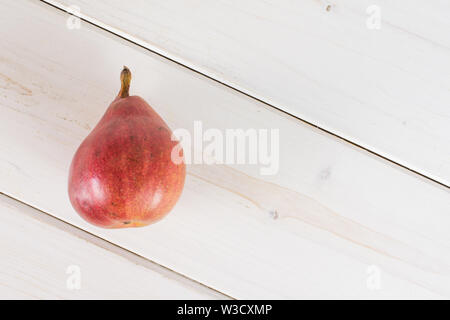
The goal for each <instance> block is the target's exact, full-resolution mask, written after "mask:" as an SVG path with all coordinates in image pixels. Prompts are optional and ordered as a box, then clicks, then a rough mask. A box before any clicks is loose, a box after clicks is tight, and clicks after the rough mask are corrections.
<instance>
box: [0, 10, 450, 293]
mask: <svg viewBox="0 0 450 320" xmlns="http://www.w3.org/2000/svg"><path fill="white" fill-rule="evenodd" d="M2 9H3V10H2V11H1V13H0V15H1V16H0V18H1V21H2V24H3V25H4V28H1V30H0V38H1V39H2V41H1V42H0V48H1V50H0V74H1V75H2V76H1V80H2V82H1V85H0V87H1V89H0V114H1V118H2V119H8V121H4V122H3V123H2V126H1V127H0V137H1V139H0V155H1V156H0V175H1V177H2V179H1V180H0V190H1V191H3V192H5V193H7V194H9V195H11V196H13V197H15V198H17V199H20V200H22V201H25V202H27V203H29V204H31V205H33V206H35V207H37V208H39V209H41V210H44V211H46V212H48V213H50V214H52V215H54V216H56V217H58V218H60V219H62V220H64V221H67V222H70V223H72V224H74V225H76V226H79V227H80V228H83V229H85V230H87V231H89V232H91V233H94V234H96V235H98V236H100V237H102V238H104V239H107V240H108V241H111V242H113V243H116V244H119V245H120V246H122V247H124V248H127V249H128V250H131V251H133V252H135V253H137V254H139V255H141V256H143V257H146V258H148V259H150V260H152V261H155V262H157V263H159V264H161V265H164V266H166V267H168V268H170V269H171V270H174V271H176V272H178V273H181V274H183V275H186V276H188V277H189V278H192V279H194V280H197V281H199V282H201V283H203V284H206V285H208V286H210V287H212V288H214V289H217V290H220V291H221V292H224V293H225V294H228V295H230V296H232V297H235V298H283V297H284V298H314V297H316V298H317V297H319V298H333V297H334V298H362V297H369V298H395V297H403V298H417V297H424V298H431V297H432V298H435V297H440V296H450V278H449V271H450V254H449V253H450V249H449V248H450V236H449V233H448V226H450V216H449V214H448V213H449V208H450V197H449V191H448V189H446V188H444V187H441V186H439V185H437V184H433V183H430V182H429V181H426V180H424V179H422V178H420V177H418V176H416V175H413V174H411V173H410V172H408V171H406V170H404V169H401V168H399V167H396V166H393V165H392V164H390V163H389V162H386V161H384V160H382V159H380V158H378V157H375V156H372V155H370V154H368V153H366V152H364V151H361V150H360V149H359V148H356V147H354V146H352V145H349V144H347V143H344V142H342V141H341V140H338V139H336V138H334V137H333V136H330V135H327V134H324V133H323V132H322V131H320V130H315V129H314V128H311V127H310V126H308V125H304V124H303V123H301V122H300V121H298V120H296V119H293V118H292V117H289V116H287V115H286V114H284V113H282V112H279V111H276V110H274V109H273V108H270V107H267V106H266V105H264V104H261V103H258V102H256V101H254V100H252V99H249V98H248V97H246V96H243V95H241V94H238V93H236V92H235V91H233V90H230V89H228V88H226V87H223V86H221V85H219V84H217V83H216V82H214V81H211V80H208V79H205V78H204V77H202V76H199V75H198V74H196V73H193V72H192V71H189V70H186V69H185V68H183V67H180V66H178V65H176V64H174V63H170V62H168V61H167V60H166V59H163V58H161V57H158V56H156V55H154V54H151V53H149V52H148V51H146V50H144V49H140V48H138V47H136V46H133V45H130V43H129V42H127V41H125V40H122V39H119V38H117V37H115V36H112V35H111V34H108V33H107V32H105V31H102V30H99V29H98V28H95V27H93V26H90V25H89V24H86V23H83V24H82V25H81V28H80V29H75V30H68V29H67V28H66V21H67V18H68V15H67V14H64V13H62V12H61V11H59V10H57V9H55V8H52V7H49V6H48V5H45V4H42V3H36V2H33V1H24V2H18V3H10V2H6V1H2ZM8 30H15V32H14V35H13V34H11V32H9V31H8ZM123 65H127V66H128V67H130V69H131V70H132V71H133V73H134V77H133V79H134V80H133V83H132V87H131V93H132V94H139V95H141V96H142V97H143V98H144V99H146V100H147V101H148V102H149V103H150V104H151V105H152V106H153V107H154V108H155V109H156V110H157V111H158V112H159V113H160V114H161V116H162V117H163V118H164V119H166V120H167V122H168V123H169V125H170V126H171V128H172V129H175V128H186V129H188V130H189V131H190V132H192V130H193V123H194V120H201V121H202V123H203V126H204V127H205V128H217V129H219V130H225V129H227V128H243V129H247V128H256V129H260V128H267V129H270V128H275V129H279V130H280V169H279V172H278V173H277V174H276V175H273V176H261V175H260V174H259V167H258V166H254V165H234V166H220V165H215V166H209V165H195V166H194V165H192V166H189V168H188V177H187V182H186V187H185V190H184V192H183V195H182V197H181V199H180V202H179V203H178V204H177V206H176V207H175V210H174V211H173V212H172V213H171V214H169V216H168V217H167V218H166V219H164V220H163V221H161V222H159V223H157V224H155V225H152V226H150V227H147V228H142V229H129V230H119V231H117V230H104V229H99V228H96V227H93V226H91V225H88V224H87V223H86V222H84V221H83V220H82V219H81V218H80V217H79V216H78V215H77V214H76V213H75V212H74V210H73V209H72V208H71V206H70V204H69V201H68V197H67V191H66V186H67V172H68V167H69V164H70V160H71V158H72V155H73V153H74V152H75V150H76V148H77V146H78V145H79V143H80V142H81V141H82V139H83V138H84V137H85V136H86V135H87V134H88V132H89V131H90V130H91V129H92V128H93V126H94V125H95V124H96V122H97V121H98V119H99V118H100V117H101V115H102V114H103V112H104V110H105V109H106V107H107V106H108V104H109V103H110V102H111V100H112V99H113V98H114V96H115V94H116V92H117V90H118V85H119V83H118V74H119V72H120V70H121V68H122V66H123ZM372 265H374V266H376V267H377V268H379V269H380V270H381V287H380V288H379V290H372V289H370V287H369V286H368V285H367V281H368V277H369V276H370V270H372V269H371V266H372ZM368 272H369V274H368Z"/></svg>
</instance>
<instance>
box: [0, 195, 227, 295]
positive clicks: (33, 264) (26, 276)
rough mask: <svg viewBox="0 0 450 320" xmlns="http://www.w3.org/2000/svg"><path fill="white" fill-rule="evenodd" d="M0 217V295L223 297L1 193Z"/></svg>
mask: <svg viewBox="0 0 450 320" xmlns="http://www.w3.org/2000/svg"><path fill="white" fill-rule="evenodd" d="M0 218H1V220H2V223H1V224H0V299H214V298H215V299H220V298H222V299H223V298H225V297H224V296H221V295H220V294H218V293H216V292H214V291H213V290H210V289H208V288H206V287H203V286H201V285H199V284H197V283H194V282H193V281H190V280H188V279H186V278H184V277H181V276H180V275H177V274H176V273H174V272H171V271H169V270H165V269H164V268H162V267H161V266H158V265H155V264H152V263H149V262H148V261H147V260H144V259H142V258H139V257H137V256H135V255H134V254H131V253H127V252H126V251H125V250H123V249H120V248H117V247H115V246H114V245H112V244H110V243H107V242H106V241H104V240H101V239H98V238H97V237H95V236H93V235H90V234H88V233H86V232H84V231H82V230H79V229H77V228H75V227H73V226H70V225H68V224H66V223H64V222H62V221H58V220H57V219H55V218H53V217H50V216H48V215H46V214H45V213H42V212H39V211H38V210H36V209H33V208H31V207H28V206H26V205H24V204H22V203H20V202H18V201H15V200H13V199H11V198H8V197H6V196H4V195H1V194H0ZM75 268H76V269H75ZM78 271H79V274H78V273H76V272H78ZM78 275H79V277H78ZM75 279H79V281H80V282H79V283H80V285H79V287H77V286H75V282H74V281H75Z"/></svg>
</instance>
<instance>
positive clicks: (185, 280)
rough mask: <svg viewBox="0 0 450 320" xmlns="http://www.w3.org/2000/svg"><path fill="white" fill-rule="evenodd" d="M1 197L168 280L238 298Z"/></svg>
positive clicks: (71, 225) (45, 214)
mask: <svg viewBox="0 0 450 320" xmlns="http://www.w3.org/2000/svg"><path fill="white" fill-rule="evenodd" d="M0 195H2V196H5V197H7V198H9V199H11V200H13V201H16V202H18V203H20V204H22V205H25V206H27V207H29V208H32V209H34V210H36V211H38V212H40V213H42V214H43V215H42V216H37V215H31V214H27V215H28V216H30V217H31V218H33V219H37V220H39V221H40V222H43V223H45V224H48V225H51V226H53V227H55V228H58V229H60V230H62V231H65V232H68V233H70V234H71V235H73V236H75V237H77V238H80V239H82V240H85V241H87V242H89V243H92V244H94V245H96V246H98V247H100V248H102V249H105V250H107V251H109V252H112V253H114V254H116V255H118V256H121V257H122V258H125V259H127V260H129V261H131V262H133V263H135V264H137V265H140V266H142V267H144V268H146V269H149V270H151V271H154V272H157V273H159V274H162V275H163V276H165V277H167V278H174V280H175V281H179V282H181V283H182V284H183V285H185V286H186V287H192V289H193V290H201V289H206V290H208V291H211V294H212V295H214V296H215V297H216V299H231V300H236V298H234V297H232V296H230V295H228V294H226V293H223V292H221V291H219V290H217V289H214V288H212V287H210V286H208V285H206V284H204V283H201V282H199V281H197V280H194V279H191V278H189V277H188V276H186V275H184V274H182V273H179V272H177V271H175V270H172V269H170V268H168V267H166V266H164V265H161V264H159V263H157V262H155V261H152V260H150V259H148V258H146V257H144V256H141V255H139V254H137V253H136V252H133V251H131V250H129V249H127V248H124V247H122V246H120V245H117V244H116V243H113V242H111V241H108V240H106V239H104V238H102V237H99V236H98V235H96V234H93V233H91V232H89V231H86V230H84V229H82V228H80V227H77V226H76V225H73V224H71V223H69V222H67V221H64V220H62V219H60V218H57V217H55V216H53V215H51V214H49V213H47V212H45V211H43V210H41V209H39V208H36V207H34V206H32V205H30V204H28V203H26V202H23V201H21V200H19V199H17V198H14V197H13V196H11V195H8V194H6V193H4V192H0ZM171 276H172V277H171Z"/></svg>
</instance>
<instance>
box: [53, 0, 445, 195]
mask: <svg viewBox="0 0 450 320" xmlns="http://www.w3.org/2000/svg"><path fill="white" fill-rule="evenodd" d="M48 2H50V3H53V4H55V5H57V6H60V7H62V8H66V9H67V8H68V7H69V6H70V5H72V6H75V8H77V7H78V9H79V10H80V13H79V14H80V15H81V16H82V17H84V18H86V19H88V20H89V21H92V22H94V23H96V24H98V25H101V26H102V27H104V28H106V29H108V30H111V31H113V32H115V33H117V34H120V35H123V36H125V37H126V38H129V39H131V40H133V41H135V42H137V43H139V44H141V45H143V46H144V47H147V48H150V49H151V50H154V51H156V52H159V53H161V54H163V55H165V56H168V57H170V58H172V59H174V60H176V61H179V62H181V63H183V64H185V65H188V66H190V67H192V68H194V69H196V70H198V71H200V72H202V73H204V74H207V75H209V76H211V77H213V78H215V79H218V80H219V81H222V82H224V83H227V84H229V85H231V86H232V87H235V88H237V89H239V90H241V91H243V92H246V93H248V94H250V95H252V96H255V97H257V98H259V99H262V100H264V101H266V102H268V103H270V104H272V105H275V106H277V107H278V108H281V109H283V110H285V111H287V112H289V113H291V114H293V115H296V116H298V117H300V118H302V119H304V120H307V121H309V122H310V123H312V124H314V125H317V126H319V127H321V128H324V129H326V130H329V131H331V132H333V133H335V134H337V135H339V136H341V137H344V138H346V139H348V140H350V141H352V142H354V143H356V144H359V145H361V146H364V147H365V148H368V149H370V150H372V151H373V152H376V153H378V154H381V155H383V156H385V157H387V158H389V159H391V160H393V161H395V162H397V163H400V164H402V165H404V166H406V167H408V168H410V169H413V170H416V171H418V172H420V173H422V174H424V175H426V176H428V177H430V178H432V179H435V180H437V181H440V182H441V183H443V184H445V185H447V186H450V138H449V137H450V125H449V123H450V108H449V107H448V105H449V101H450V90H449V86H450V77H449V74H450V63H448V61H449V49H450V37H449V36H448V35H449V30H450V19H449V14H448V12H449V11H450V2H448V1H440V0H432V1H419V0H396V1H389V0H363V1H361V0H333V1H321V0H304V1H291V0H281V1H280V0H269V1H263V2H261V1H258V0H250V1H239V0H224V1H206V0H203V1H201V0H196V1H184V0H167V1H159V0H151V1H147V0H135V1H121V0H116V1H109V0H108V1H106V0H97V1H86V0H49V1H48ZM324 2H328V3H331V4H332V5H333V6H332V8H331V10H330V11H326V10H325V6H324V5H323V3H324ZM374 5H376V6H378V7H379V8H380V10H381V11H380V12H381V29H379V30H377V29H375V30H374V29H369V28H368V27H367V24H366V23H367V21H368V20H369V17H370V14H368V12H367V10H368V8H369V7H370V6H374Z"/></svg>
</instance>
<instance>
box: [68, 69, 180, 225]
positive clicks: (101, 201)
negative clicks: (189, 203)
mask: <svg viewBox="0 0 450 320" xmlns="http://www.w3.org/2000/svg"><path fill="white" fill-rule="evenodd" d="M120 80H121V89H120V92H119V94H118V95H117V97H116V98H115V99H114V101H113V102H112V103H111V104H110V105H109V107H108V109H107V110H106V112H105V114H104V115H103V117H102V118H101V120H100V122H99V123H98V124H97V125H96V127H95V128H94V129H93V130H92V132H91V133H90V134H89V135H88V136H87V137H86V139H84V141H83V142H82V143H81V145H80V146H79V148H78V150H77V151H76V153H75V155H74V157H73V159H72V163H71V166H70V173H69V198H70V201H71V203H72V206H73V207H74V209H75V210H76V211H77V212H78V214H79V215H80V216H81V217H83V218H84V219H85V220H87V221H88V222H90V223H92V224H94V225H96V226H99V227H104V228H126V227H140V226H145V225H148V224H151V223H153V222H156V221H158V220H160V219H161V218H163V217H164V216H165V215H166V214H167V213H168V212H169V211H170V210H171V209H172V208H173V206H174V205H175V203H176V202H177V200H178V198H179V197H180V195H181V192H182V190H183V186H184V180H185V176H186V167H185V164H184V161H183V159H182V157H183V150H182V148H181V146H180V145H179V142H178V141H176V140H172V131H171V130H170V128H169V127H168V126H167V124H166V123H165V122H164V120H163V119H162V118H161V117H160V116H159V115H158V114H157V113H156V112H155V110H153V109H152V108H151V107H150V105H149V104H148V103H147V102H145V100H144V99H142V98H141V97H138V96H130V95H129V88H130V81H131V72H130V70H129V69H128V68H127V67H124V68H123V70H122V72H121V74H120ZM173 150H176V151H177V152H176V153H174V152H172V151H173ZM173 154H177V155H178V157H177V158H176V159H172V158H173ZM179 157H181V161H180V158H179ZM174 160H176V161H174Z"/></svg>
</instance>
